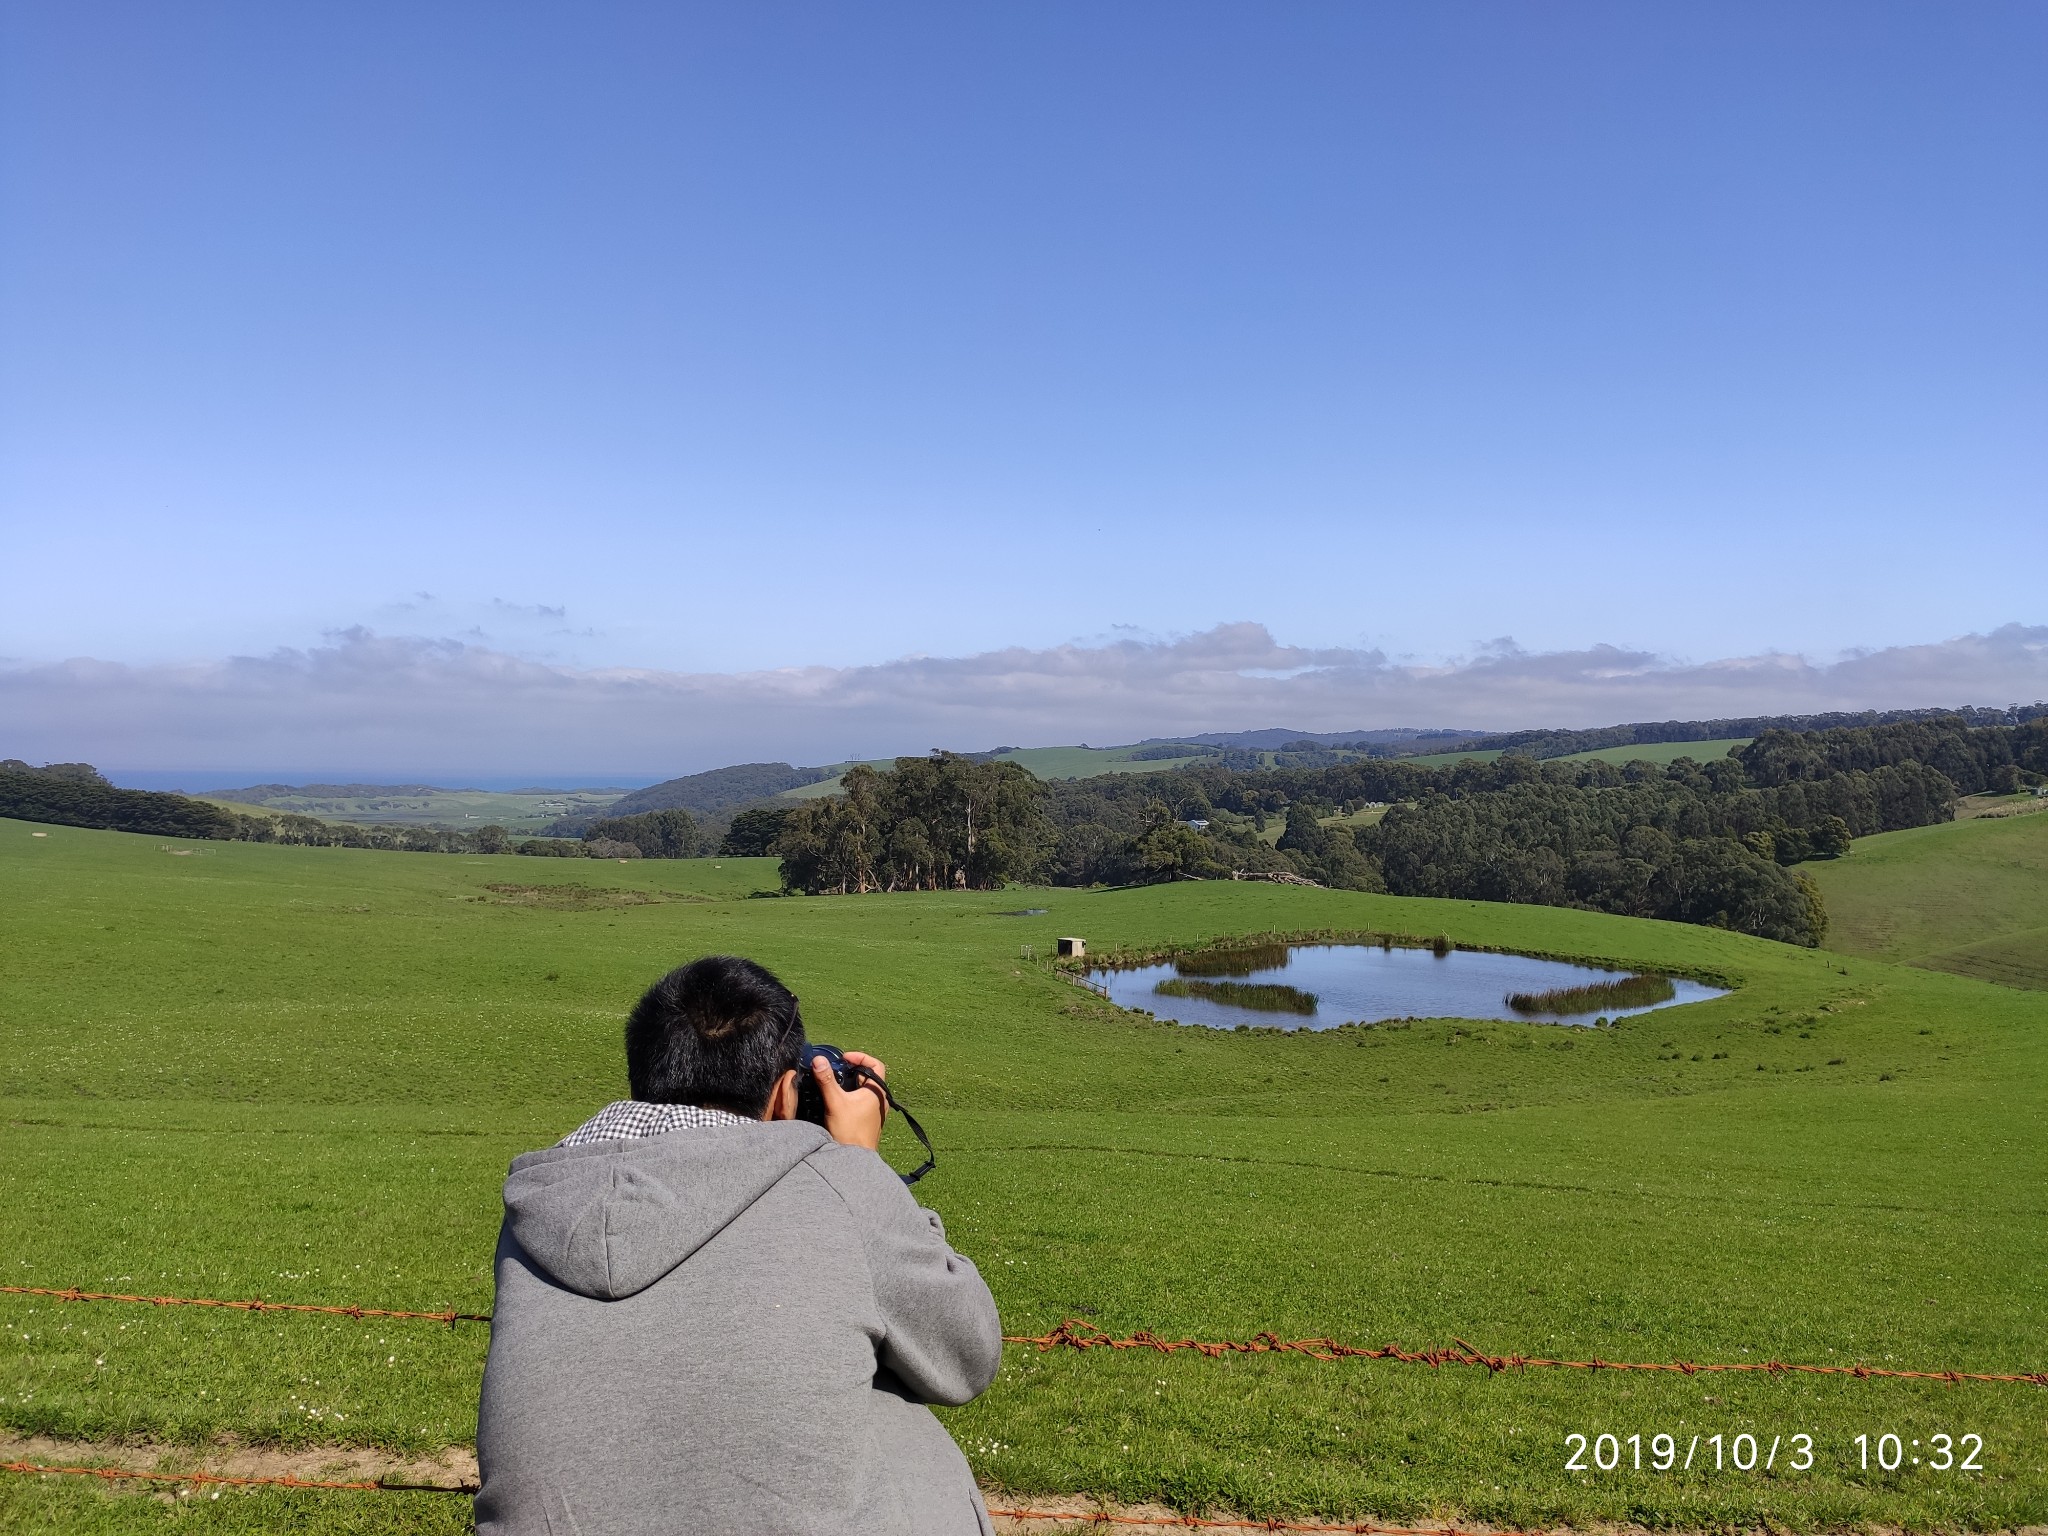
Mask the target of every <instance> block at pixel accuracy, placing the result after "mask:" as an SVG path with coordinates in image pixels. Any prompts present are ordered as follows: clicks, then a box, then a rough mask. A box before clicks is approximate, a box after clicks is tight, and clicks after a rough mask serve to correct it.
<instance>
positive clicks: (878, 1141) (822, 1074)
mask: <svg viewBox="0 0 2048 1536" xmlns="http://www.w3.org/2000/svg"><path fill="white" fill-rule="evenodd" d="M845 1054H846V1059H847V1060H848V1061H850V1062H852V1063H853V1064H854V1065H855V1066H856V1067H866V1068H867V1069H868V1070H869V1071H870V1072H872V1073H874V1074H875V1076H876V1077H878V1078H886V1077H887V1076H888V1075H889V1069H888V1067H886V1066H884V1065H883V1064H882V1062H881V1061H880V1059H879V1058H877V1057H874V1056H870V1055H868V1054H867V1053H866V1052H865V1051H848V1052H846V1053H845ZM811 1073H812V1075H813V1076H814V1077H816V1078H817V1080H818V1091H819V1092H820V1093H821V1094H823V1095H824V1096H825V1133H826V1134H827V1135H829V1136H830V1137H831V1138H832V1139H833V1140H834V1141H836V1142H838V1143H839V1144H840V1145H841V1146H846V1147H866V1148H867V1149H868V1150H869V1151H870V1152H879V1151H881V1150H882V1122H883V1121H884V1120H886V1119H888V1118H889V1101H888V1099H887V1098H885V1097H884V1096H883V1094H882V1088H881V1085H880V1084H879V1083H869V1082H863V1083H862V1084H861V1085H860V1086H859V1087H858V1088H856V1089H854V1090H853V1092H851V1093H848V1092H847V1091H846V1090H845V1089H844V1088H842V1087H840V1086H839V1079H838V1078H837V1077H835V1076H833V1075H832V1067H831V1065H830V1063H828V1062H827V1061H826V1060H825V1058H824V1057H822V1056H819V1057H816V1058H814V1059H813V1060H812V1062H811Z"/></svg>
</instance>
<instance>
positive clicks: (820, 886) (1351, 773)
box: [728, 715, 2048, 944]
mask: <svg viewBox="0 0 2048 1536" xmlns="http://www.w3.org/2000/svg"><path fill="white" fill-rule="evenodd" d="M998 771H1000V773H999V772H998ZM858 773H859V775H860V777H859V778H858V779H856V778H855V776H854V775H853V774H849V775H848V784H849V790H848V793H847V794H846V795H844V796H841V797H836V798H833V799H825V800H818V801H813V802H810V803H808V804H806V805H803V806H801V807H798V808H795V809H793V810H790V811H787V812H783V813H781V814H782V816H783V820H782V824H781V827H780V829H779V831H778V832H777V834H776V837H775V840H774V841H773V842H772V843H769V844H768V847H769V848H770V850H771V851H772V852H774V853H776V854H777V855H779V856H780V857H781V859H782V871H783V881H784V884H785V885H786V886H787V887H788V888H789V889H791V890H795V891H805V892H812V893H816V892H826V891H829V892H858V891H869V890H900V889H929V888H932V887H934V886H939V887H943V886H948V885H951V886H957V887H968V888H982V887H985V886H988V885H992V884H996V883H999V882H1001V881H1003V880H1007V879H1040V880H1048V881H1050V882H1052V883H1055V884H1062V885H1093V884H1124V883H1133V882H1143V881H1156V880H1173V879H1220V878H1231V877H1235V876H1241V875H1245V874H1261V873H1263V874H1284V875H1293V876H1297V877H1301V878H1306V879H1311V880H1315V881H1316V882H1318V883H1320V884H1324V885H1330V886H1336V887H1340V888H1344V889H1351V890H1369V891H1388V892H1391V893H1393V894H1395V895H1402V896H1450V897H1460V898H1465V899H1470V900H1481V901H1515V902H1533V903H1538V904H1543V905H1551V906H1577V907H1587V908H1591V909H1593V910H1596V911H1602V912H1616V913H1625V914H1628V915H1632V916H1641V917H1661V918H1669V919H1672V920H1675V921H1679V922H1692V923H1707V924H1713V925H1716V926H1720V927H1726V928H1732V929H1735V930H1737V931H1739V932H1743V933H1752V934H1757V935H1759V936H1762V937H1766V938H1774V939H1782V940H1785V941H1788V942H1792V943H1801V944H1816V943H1818V942H1819V941H1820V939H1821V937H1822V935H1823V934H1824V932H1825V930H1826V921H1827V919H1826V913H1825V911H1824V909H1823V907H1822V905H1821V901H1820V896H1819V893H1818V891H1817V889H1816V888H1815V887H1814V885H1813V883H1812V882H1811V881H1810V880H1808V879H1807V878H1806V877H1805V876H1804V875H1803V874H1801V873H1800V872H1799V871H1798V870H1796V869H1795V868H1792V867H1791V866H1795V865H1797V864H1799V863H1802V862H1804V861H1806V860H1808V859H1813V858H1831V857H1837V856H1839V855H1840V854H1842V853H1845V852H1847V851H1848V847H1849V841H1850V839H1851V838H1854V837H1862V836H1866V835H1868V834H1870V833H1873V832H1889V831H1896V830H1898V829H1900V828H1904V827H1914V826H1924V825H1927V824H1929V823H1932V822H1937V821H1945V820H1949V819H1951V818H1952V817H1953V816H1954V814H1955V801H1956V797H1957V796H1958V795H1959V794H1976V793H1983V792H1986V791H2000V790H2010V789H2012V788H2016V787H2017V786H2018V784H2019V782H2020V781H2021V780H2022V779H2023V778H2024V779H2027V780H2030V781H2032V780H2039V779H2040V778H2043V777H2048V718H2044V717H2039V716H2037V717H2035V718H2033V719H2031V720H2029V721H2028V722H2027V723H2025V724H2021V725H1975V726H1973V725H1971V724H1969V723H1967V722H1966V721H1965V720H1964V719H1963V718H1962V717H1959V716H1955V715H1949V716H1944V717H1939V718H1932V719H1928V718H1919V717H1915V718H1911V719H1907V720H1902V721H1897V722H1894V723H1892V724H1889V725H1864V726H1852V727H1842V728H1836V729H1832V730H1824V731H1814V732H1794V731H1789V730H1767V731H1765V732H1764V733H1763V734H1761V735H1759V736H1758V737H1757V738H1756V739H1755V740H1754V741H1753V742H1751V743H1750V744H1749V746H1747V747H1745V748H1744V749H1743V750H1742V751H1741V752H1740V753H1739V754H1738V755H1736V756H1733V757H1727V758H1721V759H1719V760H1716V761H1713V762H1708V763H1698V762H1694V761H1693V760H1691V759H1690V758H1680V759H1679V760H1677V761H1676V762H1674V763H1672V764H1670V765H1668V766H1664V765H1660V764H1656V763H1649V762H1632V763H1627V764H1623V765H1619V766H1618V765H1616V764H1613V763H1608V762H1602V761H1597V760H1596V761H1590V762H1588V761H1570V762H1568V761H1559V760H1539V759H1536V758H1533V757H1526V756H1504V757H1501V758H1498V759H1496V760H1494V761H1492V762H1484V761H1480V760H1477V759H1468V760H1466V761H1464V762H1460V763H1455V764H1450V765H1444V766H1438V767H1431V766H1425V765H1421V764H1416V763H1411V762H1403V761H1401V760H1399V759H1389V758H1369V759H1362V760H1353V761H1349V762H1344V763H1340V764H1336V765H1331V766H1326V767H1319V768H1306V767H1304V768H1294V769H1289V768H1272V769H1266V770H1262V771H1258V772H1246V771H1243V770H1240V769H1235V768H1233V767H1231V766H1229V765H1228V760H1227V757H1225V758H1217V759H1209V760H1205V761H1202V762H1199V763H1192V764H1188V765H1186V766H1184V767H1181V768H1177V769H1173V770H1171V771H1169V772H1163V773H1156V774H1128V775H1118V776H1105V777H1102V778H1094V779H1082V780H1074V781H1068V782H1060V783H1052V784H1041V783H1038V782H1037V781H1035V780H1032V779H1031V778H1030V777H1029V775H1026V774H1024V773H1023V772H1022V770H1020V769H1017V768H1015V766H1014V765H1011V764H1001V763H998V764H977V763H972V762H970V761H969V760H967V759H964V758H959V757H955V756H952V755H950V754H945V753H938V754H934V755H933V756H932V757H930V758H900V759H898V760H897V765H896V767H895V769H894V770H893V771H886V772H879V773H877V772H874V771H873V770H868V769H861V770H858ZM977 775H979V776H981V777H979V778H977V777H976V776H977ZM970 783H974V784H978V785H981V786H983V787H982V789H981V791H980V794H979V796H978V797H977V795H976V794H975V793H974V792H973V791H969V790H967V789H966V786H967V785H968V784H970ZM998 786H1000V792H997V791H998ZM970 805H972V806H979V807H980V811H979V815H980V830H981V836H982V837H983V839H984V840H985V842H984V849H985V851H984V852H983V853H982V855H981V856H980V857H979V858H975V857H972V856H969V855H968V854H966V853H963V851H962V850H963V849H965V848H967V847H968V846H969V841H971V835H972V834H971V830H970V829H971V828H972V827H973V826H974V814H973V813H971V812H969V813H966V814H964V815H963V810H962V807H963V806H970ZM1377 806H1385V807H1387V809H1386V812H1385V815H1384V816H1383V817H1381V819H1380V820H1379V821H1378V822H1377V824H1371V825H1364V824H1360V825H1342V824H1339V825H1325V824H1324V821H1325V819H1326V818H1333V817H1338V816H1342V815H1344V814H1345V813H1349V812H1356V811H1359V810H1362V809H1366V808H1370V807H1377ZM1276 818H1277V819H1279V820H1280V821H1281V823H1282V830H1281V831H1280V833H1279V836H1278V837H1277V839H1276V840H1275V841H1273V842H1272V843H1270V844H1269V843H1268V842H1267V840H1266V839H1265V838H1263V837H1262V836H1261V835H1260V834H1261V833H1263V832H1265V831H1267V830H1268V828H1269V825H1270V823H1271V822H1272V821H1273V820H1274V819H1276ZM763 819H764V820H765V817H764V818H763ZM963 839H967V840H969V841H963ZM942 847H943V849H944V850H945V852H944V853H943V854H942V853H941V852H940V851H939V850H940V849H941V848H942ZM728 851H735V852H736V851H738V850H736V849H732V848H730V847H728Z"/></svg>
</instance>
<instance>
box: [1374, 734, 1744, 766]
mask: <svg viewBox="0 0 2048 1536" xmlns="http://www.w3.org/2000/svg"><path fill="white" fill-rule="evenodd" d="M1752 740H1754V738H1753V737H1749V736H1729V737H1724V738H1722V739H1720V740H1718V741H1653V742H1651V743H1649V744H1648V745H1647V746H1640V747H1600V748H1597V749H1595V750H1594V751H1591V752H1572V753H1568V754H1567V755H1565V756H1563V757H1560V758H1555V759H1552V761H1555V762H1560V763H1589V762H1592V761H1594V760H1595V759H1598V760H1599V761H1600V762H1603V763H1675V762H1677V761H1678V760H1679V759H1680V758H1681V757H1689V758H1691V759H1692V760H1693V761H1694V762H1696V763H1708V762H1712V761H1713V760H1714V759H1715V758H1717V757H1726V756H1727V755H1728V754H1729V753H1730V752H1733V751H1735V750H1736V749H1737V748H1739V747H1746V746H1748V745H1749V744H1750V742H1751V741H1752ZM1500 755H1501V754H1500V753H1499V752H1495V751H1485V752H1432V753H1431V754H1430V755H1429V756H1427V757H1409V758H1403V759H1402V761H1403V762H1409V763H1421V764H1423V765H1424V766H1425V767H1430V768H1442V767H1445V766H1446V765H1448V764H1451V763H1462V762H1464V761H1466V760H1467V759H1468V758H1469V759H1472V760H1474V761H1477V762H1482V763H1490V762H1492V761H1494V760H1495V759H1496V758H1498V757H1499V756H1500Z"/></svg>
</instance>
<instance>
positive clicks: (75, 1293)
mask: <svg viewBox="0 0 2048 1536" xmlns="http://www.w3.org/2000/svg"><path fill="white" fill-rule="evenodd" d="M0 1295H6V1296H48V1297H49V1298H50V1299H51V1300H53V1301H133V1302H140V1303H142V1304H143V1305H144V1306H151V1307H220V1308H224V1309H226V1310H227V1311H230V1312H321V1313H325V1314H327V1315H329V1316H331V1317H354V1318H364V1317H402V1318H415V1319H418V1320H419V1321H421V1322H428V1323H446V1324H447V1325H448V1326H449V1327H450V1328H453V1327H454V1326H455V1325H456V1324H457V1323H488V1322H489V1321H490V1320H491V1315H490V1313H488V1312H393V1311H391V1310H389V1309H387V1308H384V1307H315V1306H308V1305H306V1304H305V1303H303V1302H296V1301H217V1300H215V1299H214V1298H212V1297H210V1296H122V1295H117V1294H115V1293H114V1292H111V1291H81V1290H79V1289H78V1287H76V1286H72V1287H71V1288H69V1289H68V1290H62V1291H56V1290H50V1289H48V1288H47V1287H45V1286H40V1285H0Z"/></svg>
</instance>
